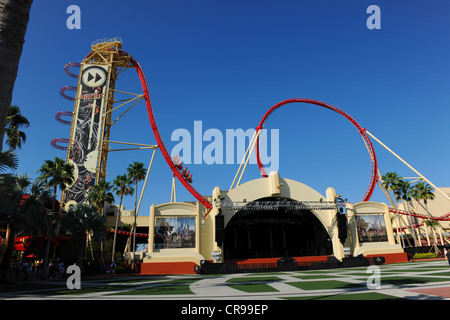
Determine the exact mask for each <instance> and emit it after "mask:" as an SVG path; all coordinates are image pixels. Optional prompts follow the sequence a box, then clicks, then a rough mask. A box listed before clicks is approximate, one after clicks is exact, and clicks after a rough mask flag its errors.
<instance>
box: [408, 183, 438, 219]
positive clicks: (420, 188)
mask: <svg viewBox="0 0 450 320" xmlns="http://www.w3.org/2000/svg"><path fill="white" fill-rule="evenodd" d="M433 191H434V190H433V188H432V187H431V186H430V185H429V184H428V183H425V182H424V181H420V182H417V183H416V184H415V186H414V188H413V190H412V195H413V197H414V199H415V200H416V201H417V203H418V204H419V203H420V201H421V200H422V201H423V204H424V205H425V211H426V212H427V214H428V216H429V217H431V213H430V211H428V200H433V199H434V198H435V197H436V195H435V193H434V192H433Z"/></svg>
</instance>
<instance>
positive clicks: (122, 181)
mask: <svg viewBox="0 0 450 320" xmlns="http://www.w3.org/2000/svg"><path fill="white" fill-rule="evenodd" d="M113 184H114V191H116V195H118V196H120V203H119V213H118V214H117V216H116V225H115V228H114V240H113V249H112V261H113V262H114V256H115V254H116V239H117V237H116V236H117V226H118V224H119V217H120V213H121V212H120V210H121V208H122V200H123V196H126V195H132V194H133V192H134V189H133V188H132V187H130V184H131V180H130V179H129V178H128V177H127V175H126V174H124V175H119V176H117V177H116V179H114V181H113Z"/></svg>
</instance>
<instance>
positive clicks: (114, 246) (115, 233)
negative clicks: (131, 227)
mask: <svg viewBox="0 0 450 320" xmlns="http://www.w3.org/2000/svg"><path fill="white" fill-rule="evenodd" d="M122 200H123V194H121V195H120V203H119V213H118V214H117V216H116V225H115V227H114V240H113V248H112V257H111V260H112V262H114V261H115V259H114V255H115V254H116V241H117V226H118V224H119V218H120V208H121V207H122Z"/></svg>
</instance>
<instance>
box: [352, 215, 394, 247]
mask: <svg viewBox="0 0 450 320" xmlns="http://www.w3.org/2000/svg"><path fill="white" fill-rule="evenodd" d="M356 228H357V230H358V239H359V242H381V241H388V237H387V232H386V221H385V220H384V214H358V215H356Z"/></svg>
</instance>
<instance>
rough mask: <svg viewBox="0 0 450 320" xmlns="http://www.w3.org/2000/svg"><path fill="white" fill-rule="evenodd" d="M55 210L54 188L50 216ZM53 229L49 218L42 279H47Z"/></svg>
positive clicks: (51, 220)
mask: <svg viewBox="0 0 450 320" xmlns="http://www.w3.org/2000/svg"><path fill="white" fill-rule="evenodd" d="M55 208H56V186H55V187H54V189H53V202H52V214H54V213H55ZM52 227H53V219H52V218H50V221H49V222H48V230H47V244H46V246H45V256H44V278H45V279H47V278H48V262H49V257H50V245H51V243H52V229H53V228H52Z"/></svg>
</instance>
